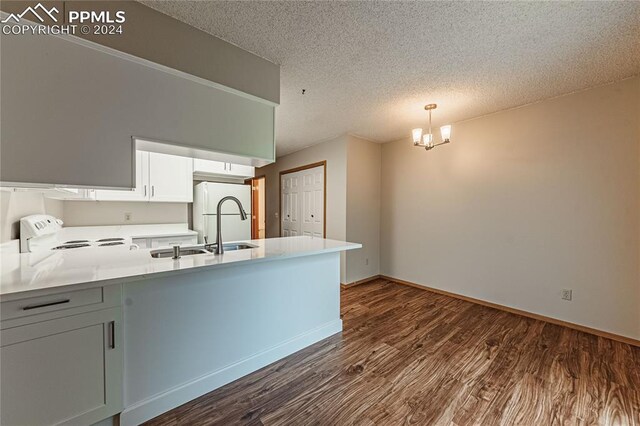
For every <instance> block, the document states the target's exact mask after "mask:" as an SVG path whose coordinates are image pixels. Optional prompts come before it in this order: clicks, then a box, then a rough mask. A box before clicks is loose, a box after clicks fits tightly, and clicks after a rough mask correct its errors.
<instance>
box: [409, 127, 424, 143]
mask: <svg viewBox="0 0 640 426" xmlns="http://www.w3.org/2000/svg"><path fill="white" fill-rule="evenodd" d="M411 135H412V136H413V144H414V145H419V144H420V139H422V129H413V130H412V131H411Z"/></svg>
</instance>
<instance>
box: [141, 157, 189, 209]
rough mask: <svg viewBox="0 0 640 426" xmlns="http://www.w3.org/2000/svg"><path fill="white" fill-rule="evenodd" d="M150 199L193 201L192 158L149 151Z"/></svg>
mask: <svg viewBox="0 0 640 426" xmlns="http://www.w3.org/2000/svg"><path fill="white" fill-rule="evenodd" d="M149 185H150V186H151V193H150V198H149V200H150V201H172V202H182V203H190V202H192V201H193V160H192V159H191V158H187V157H179V156H176V155H168V154H158V153H156V152H150V153H149Z"/></svg>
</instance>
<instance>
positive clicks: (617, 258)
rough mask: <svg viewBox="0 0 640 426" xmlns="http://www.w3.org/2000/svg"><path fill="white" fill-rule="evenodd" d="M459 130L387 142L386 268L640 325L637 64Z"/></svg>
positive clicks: (625, 329)
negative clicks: (431, 146)
mask: <svg viewBox="0 0 640 426" xmlns="http://www.w3.org/2000/svg"><path fill="white" fill-rule="evenodd" d="M436 116H437V114H436ZM452 140H453V143H452V144H451V145H446V146H443V147H440V148H437V149H435V150H433V151H430V152H425V151H424V150H422V149H418V148H414V147H413V146H412V145H411V143H410V142H409V141H408V140H401V141H397V142H393V143H389V144H385V145H384V146H383V148H382V216H381V243H382V253H381V256H382V260H383V261H382V265H381V270H382V273H383V274H386V275H390V276H393V277H397V278H400V279H404V280H408V281H412V282H416V283H420V284H423V285H426V286H430V287H434V288H438V289H442V290H446V291H450V292H454V293H458V294H461V295H466V296H470V297H474V298H478V299H483V300H486V301H490V302H494V303H498V304H501V305H506V306H510V307H514V308H518V309H522V310H525V311H529V312H534V313H538V314H542V315H546V316H549V317H553V318H557V319H561V320H565V321H569V322H573V323H577V324H581V325H585V326H589V327H593V328H597V329H600V330H604V331H609V332H613V333H617V334H621V335H624V336H628V337H632V338H636V339H637V338H640V269H639V268H640V266H639V265H640V78H639V77H635V78H633V79H627V80H624V81H621V82H618V83H615V84H611V85H607V86H602V87H598V88H594V89H590V90H587V91H583V92H579V93H574V94H570V95H567V96H563V97H559V98H554V99H550V100H546V101H544V102H540V103H536V104H532V105H528V106H524V107H521V108H518V109H513V110H508V111H504V112H500V113H496V114H493V115H489V116H485V117H480V118H477V119H474V120H470V121H466V122H461V123H454V126H453V132H452ZM563 288H569V289H573V301H571V302H568V301H564V300H561V298H560V292H561V290H562V289H563Z"/></svg>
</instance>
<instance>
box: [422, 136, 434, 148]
mask: <svg viewBox="0 0 640 426" xmlns="http://www.w3.org/2000/svg"><path fill="white" fill-rule="evenodd" d="M431 142H433V135H432V134H431V133H427V134H425V135H424V136H422V144H423V145H425V146H429V145H431Z"/></svg>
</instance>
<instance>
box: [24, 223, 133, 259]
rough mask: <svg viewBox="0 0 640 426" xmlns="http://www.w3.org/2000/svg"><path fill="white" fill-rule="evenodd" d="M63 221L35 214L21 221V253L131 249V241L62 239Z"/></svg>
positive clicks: (108, 238)
mask: <svg viewBox="0 0 640 426" xmlns="http://www.w3.org/2000/svg"><path fill="white" fill-rule="evenodd" d="M62 225H63V222H62V220H60V219H58V218H55V217H53V216H50V215H44V214H35V215H31V216H26V217H23V218H22V219H20V252H21V253H32V252H36V251H49V250H77V249H87V248H96V247H127V248H131V246H132V244H131V239H130V238H123V237H106V238H99V239H91V238H81V237H80V238H74V239H71V240H64V239H61V230H62Z"/></svg>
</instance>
